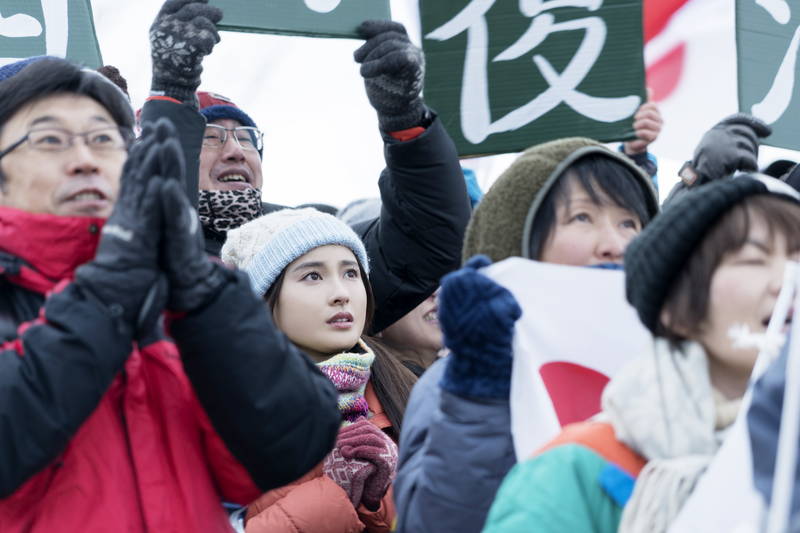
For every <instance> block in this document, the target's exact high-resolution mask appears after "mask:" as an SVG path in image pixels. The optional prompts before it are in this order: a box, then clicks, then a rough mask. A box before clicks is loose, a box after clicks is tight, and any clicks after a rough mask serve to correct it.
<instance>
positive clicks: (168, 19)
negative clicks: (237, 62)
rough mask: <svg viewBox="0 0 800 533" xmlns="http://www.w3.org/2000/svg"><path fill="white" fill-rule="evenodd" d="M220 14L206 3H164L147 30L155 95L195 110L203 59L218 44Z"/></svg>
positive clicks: (173, 0) (187, 0)
mask: <svg viewBox="0 0 800 533" xmlns="http://www.w3.org/2000/svg"><path fill="white" fill-rule="evenodd" d="M220 20H222V11H221V10H220V9H219V8H216V7H213V6H209V5H208V0H167V1H166V2H164V5H163V6H162V7H161V11H159V12H158V15H157V16H156V19H155V21H153V25H152V26H150V56H151V57H152V60H153V82H152V85H151V87H150V90H151V91H152V92H154V93H157V94H164V95H166V96H169V97H172V98H175V99H177V100H180V101H181V102H186V103H188V104H192V105H194V106H195V107H197V97H196V96H195V92H196V91H197V88H198V87H199V86H200V74H201V73H202V72H203V65H202V63H203V57H205V56H207V55H208V54H210V53H211V51H212V50H213V49H214V45H215V44H217V43H218V42H219V32H218V31H217V23H218V22H219V21H220Z"/></svg>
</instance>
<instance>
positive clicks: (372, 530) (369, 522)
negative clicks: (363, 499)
mask: <svg viewBox="0 0 800 533" xmlns="http://www.w3.org/2000/svg"><path fill="white" fill-rule="evenodd" d="M358 516H359V518H361V521H362V522H364V525H365V526H366V527H367V529H366V531H367V533H388V532H389V531H392V526H393V525H394V520H395V517H396V516H397V511H396V510H395V508H394V496H393V493H392V486H391V485H389V490H387V491H386V494H384V496H383V499H382V500H381V506H380V507H378V510H377V511H370V510H369V509H367V508H366V507H364V506H363V505H359V506H358Z"/></svg>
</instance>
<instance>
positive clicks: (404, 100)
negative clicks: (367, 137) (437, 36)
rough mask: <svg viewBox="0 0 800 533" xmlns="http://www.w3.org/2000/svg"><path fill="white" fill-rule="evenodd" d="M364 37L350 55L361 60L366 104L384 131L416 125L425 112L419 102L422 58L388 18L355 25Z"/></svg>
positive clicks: (400, 27) (357, 60)
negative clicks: (359, 45) (375, 113)
mask: <svg viewBox="0 0 800 533" xmlns="http://www.w3.org/2000/svg"><path fill="white" fill-rule="evenodd" d="M358 33H359V35H361V37H363V38H365V39H367V42H366V43H364V44H363V45H362V46H361V47H360V48H359V49H358V50H356V51H355V53H354V54H353V57H354V58H355V60H356V62H357V63H361V76H362V77H363V78H364V85H365V86H366V88H367V98H369V103H370V104H372V107H374V108H375V110H376V111H377V112H378V122H379V123H380V126H381V129H382V130H383V131H385V132H392V131H400V130H405V129H408V128H413V127H414V126H420V125H421V124H422V122H423V120H424V117H425V116H426V114H427V109H426V107H425V104H424V103H423V102H422V97H421V96H420V92H422V81H423V78H424V76H425V57H424V56H423V55H422V50H420V49H419V48H417V47H416V46H414V45H413V44H411V41H410V40H409V39H408V34H407V33H406V29H405V27H403V25H402V24H400V23H398V22H392V21H391V20H368V21H365V22H363V23H361V25H360V26H359V27H358Z"/></svg>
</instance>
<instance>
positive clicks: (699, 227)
mask: <svg viewBox="0 0 800 533" xmlns="http://www.w3.org/2000/svg"><path fill="white" fill-rule="evenodd" d="M756 194H776V195H780V196H781V197H784V198H786V199H789V200H792V201H794V202H797V203H800V194H798V193H797V191H795V190H794V189H792V188H791V187H789V186H788V185H786V184H785V183H784V182H782V181H780V180H777V179H775V178H771V177H769V176H765V175H762V174H742V175H739V176H737V177H735V178H734V179H727V180H720V181H715V182H712V183H709V184H707V185H703V186H702V187H698V188H697V189H695V190H692V191H689V192H687V193H686V194H685V195H684V196H683V197H680V198H678V199H677V200H675V202H674V203H672V204H669V205H668V206H667V207H666V208H665V209H664V210H663V211H662V212H661V214H660V215H658V216H657V217H656V218H655V219H654V220H653V221H652V222H651V223H650V224H649V225H648V226H647V227H646V228H645V229H644V230H643V231H642V233H640V234H639V235H638V236H637V237H636V238H635V239H634V240H633V241H632V242H631V243H630V244H629V245H628V248H627V250H626V251H625V293H626V295H627V297H628V301H629V302H630V303H631V305H633V307H635V308H636V311H637V312H638V313H639V318H640V319H641V321H642V323H643V324H644V325H645V326H646V327H647V328H648V329H649V330H650V331H652V332H655V329H656V325H657V324H658V317H659V314H660V313H661V307H662V306H663V305H664V300H665V299H666V298H667V294H668V293H669V290H670V289H671V288H672V285H673V283H674V281H675V279H676V278H677V276H678V274H679V273H680V272H681V270H683V267H684V265H685V264H686V262H687V261H688V259H689V257H690V256H691V255H692V253H693V251H694V249H695V248H696V247H697V246H698V245H699V244H700V242H701V241H702V240H703V238H704V237H705V235H706V233H707V232H708V230H709V229H711V227H712V226H713V225H714V223H715V222H717V220H719V219H720V218H721V217H722V215H724V214H725V213H726V212H727V211H728V210H730V209H731V208H732V207H733V206H735V205H736V204H738V203H739V202H741V201H742V200H744V199H745V198H747V197H748V196H753V195H756Z"/></svg>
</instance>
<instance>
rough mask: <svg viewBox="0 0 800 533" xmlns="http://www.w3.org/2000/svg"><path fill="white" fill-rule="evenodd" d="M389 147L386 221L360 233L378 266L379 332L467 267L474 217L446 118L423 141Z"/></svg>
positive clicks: (384, 177)
mask: <svg viewBox="0 0 800 533" xmlns="http://www.w3.org/2000/svg"><path fill="white" fill-rule="evenodd" d="M385 142H386V144H385V147H384V156H385V158H386V169H384V171H383V173H382V174H381V177H380V180H379V182H378V185H379V187H380V191H381V200H382V203H383V207H382V209H381V216H380V218H379V219H377V220H373V221H369V222H364V223H361V224H357V225H355V226H354V229H355V230H356V232H357V233H358V234H359V235H360V236H361V238H362V239H363V240H364V244H365V245H366V247H367V253H368V255H369V259H370V267H371V271H370V281H371V282H372V288H373V291H374V295H375V317H374V318H373V323H372V332H373V333H377V332H379V331H381V330H383V329H384V328H386V327H387V326H390V325H391V324H393V323H394V322H396V321H397V320H398V319H399V318H401V317H403V316H404V315H405V314H406V313H408V312H409V311H411V310H412V309H414V308H415V307H416V306H417V305H419V304H420V303H421V302H422V301H423V300H424V299H425V298H427V297H428V296H430V295H431V294H433V292H434V291H435V290H436V288H437V287H438V286H439V280H440V279H441V277H442V276H444V275H445V274H447V273H448V272H450V271H452V270H455V269H456V268H458V267H459V265H460V262H461V244H462V241H463V240H464V231H465V230H466V227H467V222H469V217H470V207H469V198H468V197H467V189H466V185H465V184H464V175H463V173H462V171H461V166H460V165H459V161H458V154H457V153H456V149H455V145H454V144H453V141H452V140H451V139H450V137H449V136H448V135H447V132H445V130H444V127H443V126H442V124H441V121H440V120H439V119H438V118H437V119H434V121H433V123H432V124H431V125H430V126H429V127H428V128H427V129H426V130H425V132H424V133H422V134H421V135H420V136H418V137H416V138H415V139H412V140H410V141H405V142H400V141H396V140H393V139H391V138H389V137H387V138H386V141H385Z"/></svg>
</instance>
